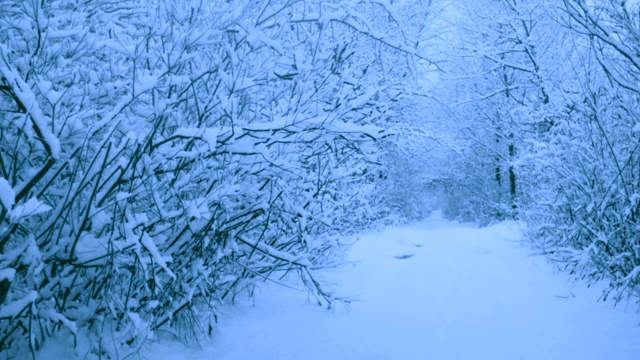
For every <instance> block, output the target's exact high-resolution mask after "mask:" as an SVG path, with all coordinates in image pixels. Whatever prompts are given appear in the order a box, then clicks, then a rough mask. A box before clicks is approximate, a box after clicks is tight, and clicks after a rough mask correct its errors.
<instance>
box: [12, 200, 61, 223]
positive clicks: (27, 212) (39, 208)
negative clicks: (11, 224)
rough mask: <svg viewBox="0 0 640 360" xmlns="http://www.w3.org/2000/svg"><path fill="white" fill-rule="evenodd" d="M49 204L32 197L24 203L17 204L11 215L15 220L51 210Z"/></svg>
mask: <svg viewBox="0 0 640 360" xmlns="http://www.w3.org/2000/svg"><path fill="white" fill-rule="evenodd" d="M51 209H52V208H51V206H49V205H47V204H45V203H43V202H41V201H40V200H38V199H36V198H35V197H32V198H31V199H29V200H27V202H25V203H24V204H21V205H17V206H16V207H15V208H14V209H13V211H12V212H11V217H12V218H13V219H14V221H15V220H17V219H20V218H23V217H25V216H32V215H38V214H42V213H44V212H47V211H49V210H51Z"/></svg>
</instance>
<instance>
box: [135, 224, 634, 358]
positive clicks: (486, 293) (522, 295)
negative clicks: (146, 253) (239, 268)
mask: <svg viewBox="0 0 640 360" xmlns="http://www.w3.org/2000/svg"><path fill="white" fill-rule="evenodd" d="M516 238H517V231H516V230H515V229H514V226H510V225H509V224H500V225H496V226H493V227H489V228H484V229H478V228H476V227H473V226H467V225H460V224H457V223H452V222H447V221H444V220H442V219H440V218H439V217H437V216H434V217H432V218H431V219H429V220H427V221H425V222H423V223H420V224H418V225H414V226H411V227H404V228H392V229H387V230H385V231H383V232H381V233H377V234H374V235H369V236H366V237H364V238H363V239H362V240H361V241H359V242H358V243H357V244H356V245H355V246H354V248H353V250H352V252H351V254H350V260H351V261H354V262H356V263H357V265H356V266H350V267H345V268H341V269H335V270H332V271H330V272H327V273H326V274H325V277H326V278H327V279H330V280H332V281H335V282H337V283H339V286H338V287H337V291H338V292H339V293H340V294H344V295H347V296H350V297H352V298H356V299H358V300H359V301H355V302H354V303H353V304H352V306H351V309H350V311H349V312H347V311H346V310H344V309H341V308H337V309H336V310H335V311H333V312H328V311H326V309H324V308H320V307H318V306H315V305H314V304H313V302H311V301H307V300H306V299H307V295H306V294H303V293H300V292H296V291H293V290H287V289H282V288H281V287H273V288H272V287H269V288H267V289H265V290H263V291H261V293H259V294H258V295H257V298H256V300H255V306H251V305H244V306H242V305H241V306H237V307H234V308H229V309H227V310H226V311H228V312H229V313H228V314H227V315H226V316H224V317H223V318H222V319H221V323H220V328H219V332H218V334H217V336H216V337H215V338H214V340H213V342H212V343H210V344H202V349H201V350H194V349H192V350H179V349H178V346H177V345H176V344H168V343H161V344H159V345H155V346H153V347H152V349H150V351H149V352H147V353H146V355H147V356H148V358H151V359H158V358H163V356H167V355H168V354H171V359H177V360H180V359H198V360H205V359H207V360H209V359H216V360H232V359H261V360H267V359H278V360H284V359H291V360H294V359H296V360H297V359H300V360H306V359H348V360H358V359H394V360H395V359H433V360H445V359H463V360H464V359H470V360H471V359H473V360H478V359H480V360H481V359H492V360H501V359H503V360H513V359H531V360H541V359H562V360H570V359H580V360H589V359H593V360H602V359H616V360H624V359H640V327H638V326H637V324H638V323H639V322H640V316H639V315H637V314H636V313H635V305H634V304H629V305H628V310H627V311H626V312H625V309H624V307H625V304H621V305H620V306H619V307H618V308H615V309H613V310H612V309H611V305H610V304H608V303H601V302H597V301H596V300H597V299H598V297H599V294H600V290H598V289H594V288H592V289H586V288H585V287H584V286H583V285H572V284H568V283H567V280H566V277H564V276H562V275H553V271H552V269H551V267H550V266H549V265H548V264H546V263H545V262H544V261H543V260H542V259H540V258H532V257H529V256H528V251H527V250H526V249H524V248H522V247H520V246H519V245H518V244H517V243H516V242H514V240H515V239H516Z"/></svg>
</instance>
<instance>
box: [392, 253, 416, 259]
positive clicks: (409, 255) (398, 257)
mask: <svg viewBox="0 0 640 360" xmlns="http://www.w3.org/2000/svg"><path fill="white" fill-rule="evenodd" d="M412 256H413V254H405V255H396V256H394V258H396V259H398V260H405V259H408V258H410V257H412Z"/></svg>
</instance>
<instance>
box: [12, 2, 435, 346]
mask: <svg viewBox="0 0 640 360" xmlns="http://www.w3.org/2000/svg"><path fill="white" fill-rule="evenodd" d="M396 10H398V9H396V8H394V7H392V6H391V5H390V4H386V3H384V2H373V1H372V2H369V1H364V2H353V3H351V2H339V3H335V4H334V3H331V2H321V1H312V0H309V1H297V2H291V1H278V0H272V1H266V2H250V1H233V2H225V1H212V2H202V1H197V0H193V1H191V0H184V1H170V0H167V1H161V2H149V3H144V2H143V3H140V2H138V1H118V2H102V1H86V2H76V1H65V0H59V1H48V2H38V1H26V2H25V1H13V0H9V1H3V2H2V3H1V4H0V111H1V112H0V139H1V141H0V302H1V303H2V306H0V320H1V322H0V353H2V354H3V356H5V357H10V356H12V354H15V353H16V351H21V349H22V350H24V349H27V350H30V351H31V353H32V354H35V352H36V351H37V350H38V349H39V348H40V346H41V345H42V344H43V342H44V341H46V339H47V338H49V337H50V336H52V335H54V334H56V333H60V332H63V333H65V334H68V335H69V338H70V339H71V338H73V339H78V338H82V339H88V340H89V343H90V349H89V351H90V352H92V353H93V354H95V355H97V356H99V357H103V356H104V357H107V358H118V357H122V356H123V355H126V354H122V353H119V352H118V351H119V350H118V349H124V348H126V349H128V350H126V351H129V352H131V351H135V350H136V349H137V348H138V347H140V346H141V345H142V344H143V343H144V341H145V339H147V338H152V337H154V335H153V334H154V333H155V332H156V331H157V330H159V329H175V331H176V334H181V335H179V336H181V337H183V338H189V337H194V336H197V335H196V334H199V333H201V332H205V333H206V332H207V331H208V332H211V330H212V326H213V323H214V322H215V320H216V318H217V316H218V312H217V308H218V306H219V305H220V304H222V303H224V302H227V301H230V300H232V299H234V298H235V297H237V296H245V295H250V294H251V293H252V291H253V287H254V284H255V281H256V280H262V279H271V278H274V277H278V278H280V277H282V276H285V275H287V274H295V275H296V276H298V277H299V279H300V280H301V282H302V283H304V284H305V285H306V286H307V288H308V289H309V290H310V291H311V292H312V293H313V294H314V295H315V296H316V298H317V300H318V302H319V303H324V304H332V303H333V302H335V301H336V300H339V299H336V298H335V296H334V295H332V294H331V293H328V292H327V291H325V290H324V289H323V288H322V286H321V284H320V282H319V281H318V280H317V279H316V278H315V276H314V270H315V269H317V268H320V267H323V266H329V265H331V264H332V263H333V262H334V261H335V260H336V259H339V254H340V249H341V245H340V244H341V243H340V240H341V236H343V235H344V234H346V233H348V232H350V231H353V230H354V229H356V228H358V227H361V226H365V225H367V224H368V223H369V222H370V221H371V220H372V219H374V218H375V217H376V216H378V215H377V214H378V212H379V209H377V208H376V206H375V204H372V203H371V202H370V198H369V194H370V192H369V191H371V190H372V189H373V188H374V186H373V185H372V184H373V182H374V179H376V178H377V176H378V174H379V171H375V169H376V168H377V167H378V166H379V158H378V156H379V153H380V150H379V148H378V146H377V145H376V140H377V139H378V138H380V136H381V135H383V134H384V129H385V127H386V126H387V125H386V124H387V123H388V122H389V118H390V117H391V116H392V109H391V108H390V104H391V103H392V100H393V99H395V98H397V97H398V96H401V95H402V93H403V89H406V86H407V85H406V82H405V83H402V82H401V79H402V77H407V74H408V72H410V71H411V66H412V65H411V64H412V63H413V60H415V59H420V58H424V56H425V54H424V53H423V52H422V47H421V45H420V41H419V40H420V39H419V35H420V33H419V32H418V31H413V30H412V31H409V32H407V31H405V30H406V29H403V26H414V25H416V24H417V23H419V22H420V21H419V20H416V19H413V20H409V18H407V19H408V20H407V22H406V24H403V19H401V18H398V16H401V15H397V14H398V13H399V14H406V11H405V10H406V9H400V10H402V11H400V12H396ZM402 16H404V15H402ZM414 35H415V36H414ZM169 331H171V330H169ZM73 343H75V340H74V341H70V344H73Z"/></svg>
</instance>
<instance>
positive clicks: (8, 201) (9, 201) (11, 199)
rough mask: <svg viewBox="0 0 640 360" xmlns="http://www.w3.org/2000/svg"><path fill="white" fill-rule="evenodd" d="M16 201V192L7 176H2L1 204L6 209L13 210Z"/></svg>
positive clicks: (0, 179) (0, 187) (0, 183)
mask: <svg viewBox="0 0 640 360" xmlns="http://www.w3.org/2000/svg"><path fill="white" fill-rule="evenodd" d="M15 202H16V193H15V191H13V188H12V187H11V185H10V184H9V182H8V181H7V180H6V179H5V178H1V177H0V205H2V206H3V207H4V208H5V209H7V210H11V207H12V206H13V204H15Z"/></svg>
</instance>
